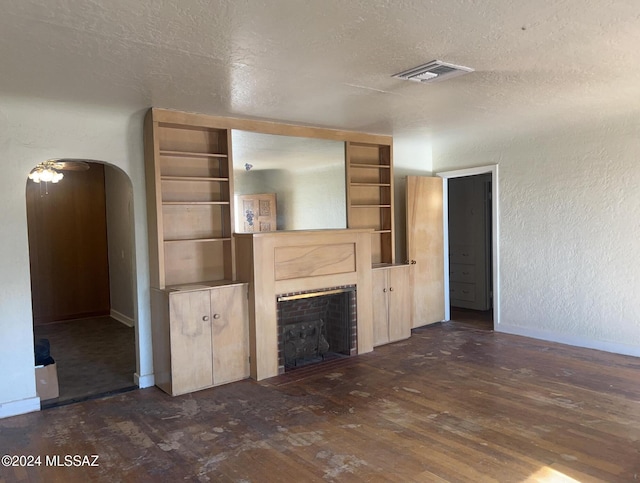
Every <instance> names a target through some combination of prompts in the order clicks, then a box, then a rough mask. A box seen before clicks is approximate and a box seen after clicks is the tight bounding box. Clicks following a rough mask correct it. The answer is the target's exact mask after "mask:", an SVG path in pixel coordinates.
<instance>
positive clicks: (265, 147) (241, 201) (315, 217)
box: [231, 129, 347, 233]
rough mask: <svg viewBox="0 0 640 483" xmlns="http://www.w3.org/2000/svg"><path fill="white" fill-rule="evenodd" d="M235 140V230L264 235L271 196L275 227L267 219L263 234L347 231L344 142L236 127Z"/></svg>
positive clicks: (233, 142) (234, 131)
mask: <svg viewBox="0 0 640 483" xmlns="http://www.w3.org/2000/svg"><path fill="white" fill-rule="evenodd" d="M231 139H232V141H231V142H232V146H233V179H234V191H235V195H236V203H235V204H236V214H235V225H236V226H235V231H236V232H239V233H242V232H249V231H261V230H260V229H259V228H260V221H259V220H258V218H263V215H265V214H269V213H267V212H271V208H270V203H271V201H269V196H270V195H273V194H275V206H274V208H275V210H274V211H275V214H276V216H275V218H274V219H275V225H276V226H275V227H274V226H273V223H274V222H270V221H268V218H267V217H264V219H265V220H267V221H265V222H264V223H263V224H262V226H263V227H264V230H263V231H268V230H274V229H277V230H314V229H340V228H346V227H347V213H346V188H345V160H344V142H342V141H332V140H326V139H312V138H304V137H293V136H280V135H275V134H262V133H256V132H249V131H240V130H237V129H233V130H232V131H231ZM249 195H254V196H255V198H254V196H249ZM263 208H264V209H263ZM263 212H264V213H263Z"/></svg>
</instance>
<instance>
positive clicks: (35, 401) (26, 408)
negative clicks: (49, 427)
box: [0, 396, 40, 419]
mask: <svg viewBox="0 0 640 483" xmlns="http://www.w3.org/2000/svg"><path fill="white" fill-rule="evenodd" d="M34 411H40V398H39V397H38V396H36V397H30V398H29V399H21V400H20V401H11V402H8V403H2V404H0V419H2V418H8V417H11V416H17V415H18V414H26V413H32V412H34Z"/></svg>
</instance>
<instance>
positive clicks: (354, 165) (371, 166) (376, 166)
mask: <svg viewBox="0 0 640 483" xmlns="http://www.w3.org/2000/svg"><path fill="white" fill-rule="evenodd" d="M351 167H352V168H367V169H391V166H389V165H388V164H364V163H351Z"/></svg>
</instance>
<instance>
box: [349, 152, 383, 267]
mask: <svg viewBox="0 0 640 483" xmlns="http://www.w3.org/2000/svg"><path fill="white" fill-rule="evenodd" d="M346 168H347V169H346V173H347V205H348V206H347V226H348V227H349V228H371V229H372V230H373V233H372V235H371V236H372V238H371V255H372V262H373V264H374V265H384V264H392V263H394V259H395V251H394V233H393V164H392V160H391V145H390V144H385V145H382V144H367V143H360V142H351V141H347V143H346Z"/></svg>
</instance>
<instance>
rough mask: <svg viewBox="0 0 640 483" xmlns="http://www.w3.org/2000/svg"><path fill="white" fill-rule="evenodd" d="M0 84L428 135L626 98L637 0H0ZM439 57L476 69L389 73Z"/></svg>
mask: <svg viewBox="0 0 640 483" xmlns="http://www.w3.org/2000/svg"><path fill="white" fill-rule="evenodd" d="M0 9H1V10H0V11H1V12H2V15H0V66H1V67H0V95H20V96H29V97H41V98H53V99H59V100H63V101H77V102H83V103H84V102H88V103H95V104H103V105H118V106H125V107H131V108H132V109H135V110H138V109H141V108H145V107H149V106H157V107H164V108H173V109H180V110H186V111H195V112H203V113H208V114H216V115H230V116H236V117H251V118H262V119H275V120H281V121H286V122H293V123H303V124H312V125H318V126H325V127H333V128H341V129H351V130H360V131H367V132H374V133H383V134H393V135H399V134H409V135H411V134H419V135H421V136H425V135H426V136H430V137H432V138H437V137H438V136H440V137H446V136H460V135H464V133H465V132H471V131H476V132H478V131H482V130H486V131H487V132H492V131H493V132H495V131H500V130H510V129H517V128H520V127H521V128H526V129H535V128H536V127H540V126H547V127H548V126H552V125H553V123H556V122H566V121H567V120H570V119H581V118H585V117H589V116H596V115H597V116H602V115H605V116H609V115H616V114H621V113H623V114H629V113H630V112H631V111H634V110H638V109H639V105H640V103H639V102H638V101H640V47H639V46H640V2H639V1H637V0H627V1H624V0H619V1H607V0H565V1H562V0H553V1H547V0H544V1H543V0H536V1H531V0H513V1H507V0H493V1H490V0H488V1H479V0H431V1H429V0H397V1H393V0H315V1H303V0H270V1H254V0H245V1H240V0H229V1H224V0H219V1H213V0H180V1H178V0H175V1H160V0H109V1H100V0H91V1H89V0H0ZM433 59H440V60H444V61H447V62H453V63H457V64H462V65H466V66H469V67H472V68H474V69H475V70H476V72H474V73H472V74H469V75H466V76H462V77H458V78H455V79H452V80H450V81H445V82H441V83H436V84H423V85H421V84H417V83H412V82H407V81H401V80H397V79H393V78H391V77H390V76H391V75H392V74H394V73H396V72H399V71H402V70H404V69H407V68H409V67H413V66H415V65H418V64H421V63H425V62H428V61H430V60H433Z"/></svg>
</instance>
